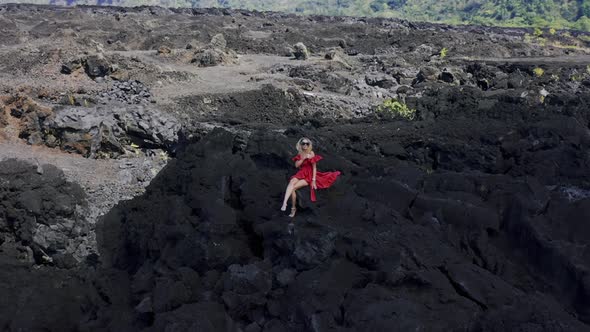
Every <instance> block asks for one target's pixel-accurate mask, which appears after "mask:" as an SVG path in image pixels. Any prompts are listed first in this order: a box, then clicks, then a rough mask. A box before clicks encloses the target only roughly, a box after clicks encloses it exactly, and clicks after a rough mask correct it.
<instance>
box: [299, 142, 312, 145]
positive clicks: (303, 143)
mask: <svg viewBox="0 0 590 332" xmlns="http://www.w3.org/2000/svg"><path fill="white" fill-rule="evenodd" d="M309 144H311V143H310V142H301V145H309Z"/></svg>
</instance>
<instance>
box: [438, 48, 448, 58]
mask: <svg viewBox="0 0 590 332" xmlns="http://www.w3.org/2000/svg"><path fill="white" fill-rule="evenodd" d="M448 51H449V50H448V49H447V48H446V47H443V49H442V50H440V58H441V59H444V58H445V57H446V56H447V52H448Z"/></svg>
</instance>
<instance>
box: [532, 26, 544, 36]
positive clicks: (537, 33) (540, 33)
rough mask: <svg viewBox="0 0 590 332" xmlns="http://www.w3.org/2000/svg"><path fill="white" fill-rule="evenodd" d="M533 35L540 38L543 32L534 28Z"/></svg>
mask: <svg viewBox="0 0 590 332" xmlns="http://www.w3.org/2000/svg"><path fill="white" fill-rule="evenodd" d="M533 35H535V37H541V36H542V35H543V30H541V29H539V28H535V30H534V31H533Z"/></svg>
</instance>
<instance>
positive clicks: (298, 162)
mask: <svg viewBox="0 0 590 332" xmlns="http://www.w3.org/2000/svg"><path fill="white" fill-rule="evenodd" d="M305 159H306V157H303V156H301V159H299V160H297V161H296V162H295V167H297V168H299V166H301V164H303V162H304V161H305Z"/></svg>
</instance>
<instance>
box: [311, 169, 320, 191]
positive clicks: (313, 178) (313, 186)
mask: <svg viewBox="0 0 590 332" xmlns="http://www.w3.org/2000/svg"><path fill="white" fill-rule="evenodd" d="M317 171H318V170H317V166H316V163H313V175H312V176H311V186H312V188H313V189H318V188H317V186H316V182H315V175H316V173H317Z"/></svg>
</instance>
